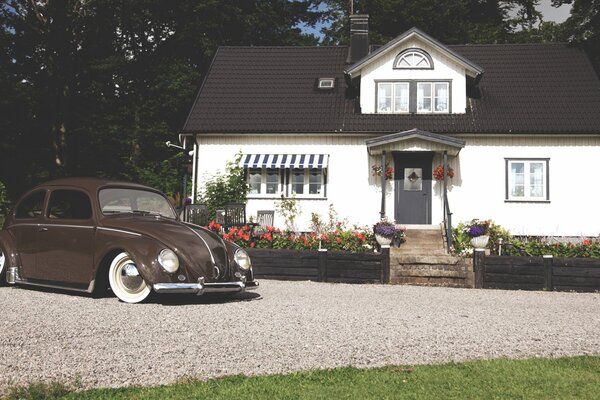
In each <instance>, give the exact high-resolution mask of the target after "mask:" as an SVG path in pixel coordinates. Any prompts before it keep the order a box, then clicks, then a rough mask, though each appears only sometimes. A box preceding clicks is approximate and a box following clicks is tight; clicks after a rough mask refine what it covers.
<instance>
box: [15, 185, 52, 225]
mask: <svg viewBox="0 0 600 400" xmlns="http://www.w3.org/2000/svg"><path fill="white" fill-rule="evenodd" d="M45 198H46V192H45V191H43V190H42V191H38V192H34V193H31V194H30V195H29V196H27V197H25V198H24V199H23V201H21V203H20V204H19V205H18V206H17V210H16V213H15V217H16V218H35V217H39V216H40V215H42V209H43V208H44V199H45Z"/></svg>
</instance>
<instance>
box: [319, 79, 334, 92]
mask: <svg viewBox="0 0 600 400" xmlns="http://www.w3.org/2000/svg"><path fill="white" fill-rule="evenodd" d="M334 86H335V79H334V78H319V85H318V88H319V89H322V90H327V89H333V87H334Z"/></svg>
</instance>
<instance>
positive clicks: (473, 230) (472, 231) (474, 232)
mask: <svg viewBox="0 0 600 400" xmlns="http://www.w3.org/2000/svg"><path fill="white" fill-rule="evenodd" d="M485 232H486V229H485V227H483V226H479V225H474V226H472V227H470V228H469V230H468V231H467V235H469V236H471V237H477V236H481V235H485Z"/></svg>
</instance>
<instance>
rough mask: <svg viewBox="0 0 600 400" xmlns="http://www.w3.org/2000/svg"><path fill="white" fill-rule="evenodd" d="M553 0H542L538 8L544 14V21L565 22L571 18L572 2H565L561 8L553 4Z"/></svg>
mask: <svg viewBox="0 0 600 400" xmlns="http://www.w3.org/2000/svg"><path fill="white" fill-rule="evenodd" d="M551 3H552V1H551V0H541V1H540V5H539V7H538V10H540V11H541V12H542V14H543V15H544V21H554V22H563V21H564V20H566V19H567V18H569V13H570V11H571V6H572V4H564V5H562V6H560V7H559V8H554V7H552V5H551Z"/></svg>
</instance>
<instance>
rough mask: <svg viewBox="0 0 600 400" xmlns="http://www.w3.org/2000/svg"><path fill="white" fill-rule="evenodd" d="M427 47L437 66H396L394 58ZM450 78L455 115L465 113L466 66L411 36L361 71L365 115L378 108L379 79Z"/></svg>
mask: <svg viewBox="0 0 600 400" xmlns="http://www.w3.org/2000/svg"><path fill="white" fill-rule="evenodd" d="M412 47H415V48H420V49H422V50H425V51H426V52H427V53H429V55H430V56H431V58H432V60H433V69H424V70H418V69H394V68H393V65H394V59H395V58H396V56H397V55H398V54H399V53H401V52H402V51H404V50H406V49H408V48H412ZM403 79H410V80H425V81H427V80H450V81H451V90H450V92H451V95H452V99H451V106H452V113H453V114H461V113H462V114H464V113H465V109H466V107H467V94H466V78H465V69H464V68H463V67H461V66H460V65H459V64H457V63H456V62H454V61H453V60H451V59H450V58H448V57H446V56H445V55H444V54H443V53H441V52H439V51H437V50H435V49H433V48H432V47H430V46H428V45H427V44H426V43H425V42H423V41H421V40H419V39H416V38H414V39H411V40H410V41H408V42H406V44H403V45H402V46H399V47H398V48H396V49H394V50H393V51H390V52H389V53H387V54H385V55H384V56H382V57H380V58H379V59H377V60H375V61H373V62H371V63H370V64H368V65H366V66H365V67H364V69H363V70H362V71H361V81H360V107H361V111H362V112H363V113H364V114H373V113H375V112H376V110H375V104H376V102H375V93H376V90H375V89H376V81H378V80H388V81H393V80H403Z"/></svg>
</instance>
